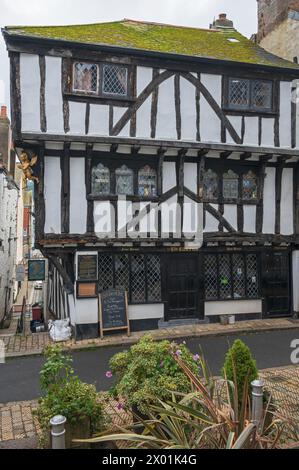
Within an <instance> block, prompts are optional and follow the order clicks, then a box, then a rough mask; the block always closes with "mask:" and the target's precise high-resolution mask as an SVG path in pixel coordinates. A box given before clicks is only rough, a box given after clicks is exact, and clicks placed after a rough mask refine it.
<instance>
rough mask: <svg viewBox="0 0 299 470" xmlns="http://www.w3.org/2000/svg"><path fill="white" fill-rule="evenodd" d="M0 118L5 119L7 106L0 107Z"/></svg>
mask: <svg viewBox="0 0 299 470" xmlns="http://www.w3.org/2000/svg"><path fill="white" fill-rule="evenodd" d="M1 117H3V118H6V117H7V106H1Z"/></svg>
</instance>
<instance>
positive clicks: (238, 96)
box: [226, 78, 273, 112]
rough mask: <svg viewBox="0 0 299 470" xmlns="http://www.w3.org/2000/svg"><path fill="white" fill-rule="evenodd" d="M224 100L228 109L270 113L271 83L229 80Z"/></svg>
mask: <svg viewBox="0 0 299 470" xmlns="http://www.w3.org/2000/svg"><path fill="white" fill-rule="evenodd" d="M226 99H227V105H228V107H229V108H230V109H235V110H245V111H255V112H258V111H260V112H271V111H272V110H273V82H272V81H271V80H249V79H246V78H229V79H228V96H227V98H226Z"/></svg>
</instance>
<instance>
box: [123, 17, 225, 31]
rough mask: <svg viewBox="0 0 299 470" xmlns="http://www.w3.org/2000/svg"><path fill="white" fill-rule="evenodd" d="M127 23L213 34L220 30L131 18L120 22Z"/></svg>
mask: <svg viewBox="0 0 299 470" xmlns="http://www.w3.org/2000/svg"><path fill="white" fill-rule="evenodd" d="M125 21H130V22H131V23H138V24H148V25H153V26H171V27H172V28H180V29H196V30H200V31H211V32H213V33H218V32H219V29H216V28H198V27H196V26H182V25H178V24H172V23H159V22H156V21H142V20H132V19H131V18H124V19H123V20H121V21H120V23H122V22H125ZM116 23H117V21H116Z"/></svg>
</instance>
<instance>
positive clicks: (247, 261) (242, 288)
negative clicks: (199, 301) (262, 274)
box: [204, 253, 259, 300]
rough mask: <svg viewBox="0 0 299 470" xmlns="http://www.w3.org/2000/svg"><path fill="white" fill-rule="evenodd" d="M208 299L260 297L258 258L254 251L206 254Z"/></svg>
mask: <svg viewBox="0 0 299 470" xmlns="http://www.w3.org/2000/svg"><path fill="white" fill-rule="evenodd" d="M204 282H205V299H206V300H228V299H234V300H238V299H246V298H247V299H248V298H249V299H256V298H258V297H259V274H258V258H257V255H256V254H254V253H251V254H244V253H234V254H213V255H212V254H211V255H210V254H208V255H205V256H204Z"/></svg>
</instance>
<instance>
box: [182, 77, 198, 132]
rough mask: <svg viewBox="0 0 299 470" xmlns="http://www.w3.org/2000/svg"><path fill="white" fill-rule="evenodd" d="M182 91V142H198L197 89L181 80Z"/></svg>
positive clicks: (183, 79)
mask: <svg viewBox="0 0 299 470" xmlns="http://www.w3.org/2000/svg"><path fill="white" fill-rule="evenodd" d="M180 91H181V119H182V140H196V88H195V87H194V85H192V83H190V82H188V81H187V80H186V79H185V78H181V80H180Z"/></svg>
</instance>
